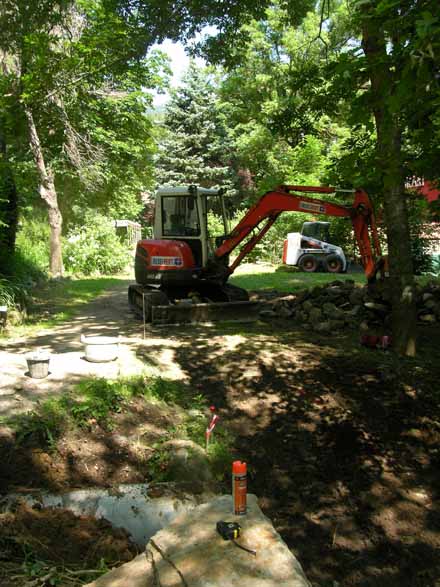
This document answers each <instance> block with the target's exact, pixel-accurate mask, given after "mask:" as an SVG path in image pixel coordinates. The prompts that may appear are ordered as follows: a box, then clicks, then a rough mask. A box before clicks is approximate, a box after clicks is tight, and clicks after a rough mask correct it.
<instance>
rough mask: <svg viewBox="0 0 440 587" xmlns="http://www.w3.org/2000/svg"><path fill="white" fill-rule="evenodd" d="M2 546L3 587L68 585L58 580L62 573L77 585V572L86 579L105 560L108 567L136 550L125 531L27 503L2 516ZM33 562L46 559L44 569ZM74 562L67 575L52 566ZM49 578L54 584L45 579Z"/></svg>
mask: <svg viewBox="0 0 440 587" xmlns="http://www.w3.org/2000/svg"><path fill="white" fill-rule="evenodd" d="M0 547H1V549H0V584H1V585H2V587H21V585H35V586H37V585H38V586H43V585H62V584H64V585H66V582H64V581H63V583H61V582H60V581H62V580H63V579H62V575H63V573H64V576H65V579H67V580H69V581H68V584H69V585H70V584H71V583H70V580H72V582H73V583H76V581H77V580H78V579H79V578H80V577H81V576H82V577H85V579H86V580H89V579H90V577H92V578H94V577H96V576H99V575H97V574H96V569H99V568H100V567H101V565H102V561H103V560H104V561H106V564H107V565H108V567H111V566H116V565H119V564H122V563H124V562H127V561H129V560H131V559H132V558H133V557H134V556H136V554H138V549H137V547H136V546H135V545H134V544H133V543H132V542H131V540H130V539H129V537H128V535H127V533H126V532H125V531H123V530H121V529H116V528H113V527H112V526H111V525H110V524H109V523H108V522H106V521H105V520H95V519H94V518H91V517H88V516H74V515H73V514H72V513H71V512H69V511H66V510H55V509H45V510H38V509H34V508H31V507H29V506H26V505H20V506H18V507H17V509H16V510H15V511H11V512H8V513H2V514H0ZM30 553H32V556H31V555H30ZM23 559H24V560H25V561H26V562H25V566H26V570H25V569H24V568H23V562H22V561H23ZM37 561H45V562H46V563H47V566H44V567H42V566H41V563H37ZM72 565H74V566H75V567H76V570H75V571H72V570H70V573H69V571H65V570H64V571H63V570H59V571H56V567H58V568H59V569H65V567H67V568H69V566H72ZM84 570H85V572H84V575H82V572H83V571H84ZM26 575H27V578H26ZM60 575H61V576H60ZM75 575H77V576H76V577H75ZM43 577H46V579H43ZM39 578H41V580H39ZM51 579H52V581H53V582H52V583H51V582H49V581H50V580H51Z"/></svg>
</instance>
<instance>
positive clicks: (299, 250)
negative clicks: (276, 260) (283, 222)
mask: <svg viewBox="0 0 440 587" xmlns="http://www.w3.org/2000/svg"><path fill="white" fill-rule="evenodd" d="M329 241H330V222H304V224H303V226H302V229H301V232H289V234H288V235H287V238H286V240H285V241H284V249H283V263H284V264H285V265H293V266H294V267H299V268H300V269H301V270H302V271H306V272H307V273H314V272H315V271H324V272H329V273H345V272H346V271H347V259H346V257H345V255H344V251H343V250H342V249H341V247H338V246H336V245H332V244H331V243H330V242H329Z"/></svg>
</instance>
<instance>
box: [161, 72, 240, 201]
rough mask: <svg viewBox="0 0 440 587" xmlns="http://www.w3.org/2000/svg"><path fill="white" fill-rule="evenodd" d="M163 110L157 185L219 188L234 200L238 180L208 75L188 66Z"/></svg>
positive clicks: (230, 145)
mask: <svg viewBox="0 0 440 587" xmlns="http://www.w3.org/2000/svg"><path fill="white" fill-rule="evenodd" d="M182 82H183V83H182V85H181V86H180V87H179V88H177V89H176V90H174V92H173V93H172V95H171V99H170V102H169V103H168V105H167V107H166V110H165V118H164V129H163V131H164V132H163V137H162V139H161V141H160V147H159V154H158V159H157V166H156V167H157V180H158V183H159V184H160V185H189V184H195V185H200V186H202V187H209V188H210V187H222V188H224V189H225V193H226V194H227V195H231V196H232V195H235V194H236V189H237V184H238V178H237V173H236V171H235V169H234V161H233V156H232V153H233V145H232V139H231V138H230V137H229V134H228V129H227V125H226V120H225V115H224V114H223V112H222V110H221V107H220V102H219V100H218V98H217V95H216V91H215V87H214V84H213V82H212V80H211V79H210V76H209V74H208V73H207V72H206V70H205V69H202V68H200V67H197V66H196V64H195V63H194V62H191V63H190V65H189V67H188V70H187V72H186V74H185V75H184V77H183V80H182Z"/></svg>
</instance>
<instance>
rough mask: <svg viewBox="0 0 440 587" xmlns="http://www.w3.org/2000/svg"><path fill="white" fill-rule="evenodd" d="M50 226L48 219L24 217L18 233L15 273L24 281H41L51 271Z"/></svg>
mask: <svg viewBox="0 0 440 587" xmlns="http://www.w3.org/2000/svg"><path fill="white" fill-rule="evenodd" d="M49 231H50V229H49V225H48V223H47V218H40V217H38V215H37V218H34V219H29V218H27V217H24V218H23V219H22V221H21V223H20V226H19V230H18V232H17V241H16V254H15V259H14V267H13V273H14V275H15V276H17V277H20V278H22V279H32V280H33V281H40V280H41V279H43V278H45V277H47V272H48V270H49Z"/></svg>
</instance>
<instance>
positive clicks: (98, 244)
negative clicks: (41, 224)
mask: <svg viewBox="0 0 440 587" xmlns="http://www.w3.org/2000/svg"><path fill="white" fill-rule="evenodd" d="M129 259H130V254H129V250H128V246H127V245H126V244H125V243H123V242H121V240H120V239H119V238H118V236H117V235H116V232H115V229H114V226H113V223H112V221H111V220H109V219H108V218H106V217H105V216H102V215H99V214H95V213H93V214H88V215H86V217H85V219H84V223H83V224H82V225H81V226H78V227H76V228H74V229H73V230H71V231H70V232H69V234H68V235H67V238H66V239H65V243H64V264H65V267H66V269H67V270H68V271H71V272H72V273H82V274H83V275H91V274H97V273H101V274H107V275H111V274H114V273H118V271H121V270H122V269H124V268H125V267H126V266H127V264H128V262H129Z"/></svg>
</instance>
